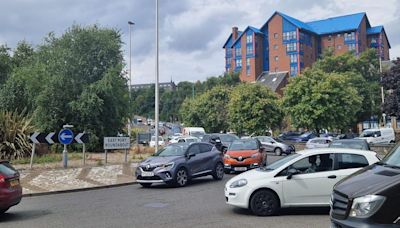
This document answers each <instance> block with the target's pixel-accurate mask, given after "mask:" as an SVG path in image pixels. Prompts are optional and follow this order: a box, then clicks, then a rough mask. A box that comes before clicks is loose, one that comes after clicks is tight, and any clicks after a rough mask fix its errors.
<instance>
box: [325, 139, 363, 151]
mask: <svg viewBox="0 0 400 228" xmlns="http://www.w3.org/2000/svg"><path fill="white" fill-rule="evenodd" d="M329 147H331V148H350V149H357V150H368V148H366V147H365V143H363V142H357V141H333V142H332V143H331V144H329Z"/></svg>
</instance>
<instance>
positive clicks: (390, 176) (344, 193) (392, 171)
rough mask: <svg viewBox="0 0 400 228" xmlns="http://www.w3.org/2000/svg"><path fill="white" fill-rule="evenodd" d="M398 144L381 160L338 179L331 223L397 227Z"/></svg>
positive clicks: (399, 192) (399, 194)
mask: <svg viewBox="0 0 400 228" xmlns="http://www.w3.org/2000/svg"><path fill="white" fill-rule="evenodd" d="M399 205H400V146H399V145H397V147H395V148H394V149H393V150H392V151H391V152H390V153H389V154H388V155H387V156H386V157H385V158H384V159H383V160H382V161H381V162H378V163H376V164H373V165H371V166H368V167H366V168H364V169H362V170H360V171H358V172H356V173H354V174H353V175H351V176H349V177H346V178H345V179H343V180H342V181H340V182H338V183H337V184H336V185H335V187H334V188H333V193H332V197H331V213H330V215H331V222H332V224H331V227H340V228H342V227H343V228H345V227H383V228H384V227H400V210H399Z"/></svg>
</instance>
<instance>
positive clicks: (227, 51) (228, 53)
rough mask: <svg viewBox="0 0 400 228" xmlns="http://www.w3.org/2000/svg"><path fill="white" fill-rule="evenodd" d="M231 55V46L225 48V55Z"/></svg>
mask: <svg viewBox="0 0 400 228" xmlns="http://www.w3.org/2000/svg"><path fill="white" fill-rule="evenodd" d="M231 55H232V49H231V48H227V49H226V56H231Z"/></svg>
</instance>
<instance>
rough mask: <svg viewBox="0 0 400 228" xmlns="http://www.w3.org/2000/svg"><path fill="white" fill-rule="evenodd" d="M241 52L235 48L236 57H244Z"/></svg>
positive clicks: (238, 48)
mask: <svg viewBox="0 0 400 228" xmlns="http://www.w3.org/2000/svg"><path fill="white" fill-rule="evenodd" d="M241 51H242V50H241V48H240V47H237V48H235V55H236V56H241V55H242V52H241Z"/></svg>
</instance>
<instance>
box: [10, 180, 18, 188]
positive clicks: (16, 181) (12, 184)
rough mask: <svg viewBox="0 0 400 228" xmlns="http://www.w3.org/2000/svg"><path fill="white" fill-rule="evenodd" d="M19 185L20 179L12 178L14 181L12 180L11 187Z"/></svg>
mask: <svg viewBox="0 0 400 228" xmlns="http://www.w3.org/2000/svg"><path fill="white" fill-rule="evenodd" d="M17 185H19V181H18V180H12V181H10V186H11V187H15V186H17Z"/></svg>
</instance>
